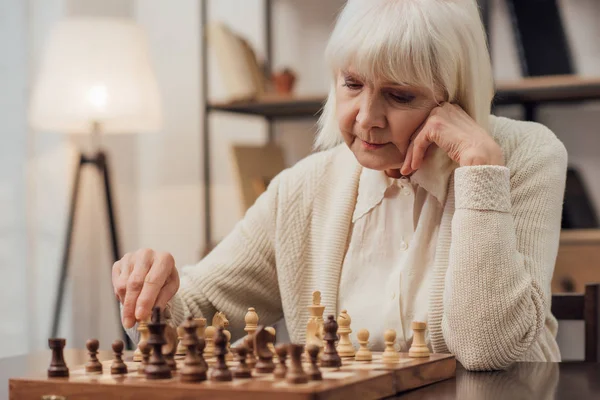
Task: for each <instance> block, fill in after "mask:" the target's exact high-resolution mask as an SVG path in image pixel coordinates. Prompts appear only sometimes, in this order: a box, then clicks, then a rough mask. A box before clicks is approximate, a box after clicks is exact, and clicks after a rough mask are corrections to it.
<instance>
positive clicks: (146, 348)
mask: <svg viewBox="0 0 600 400" xmlns="http://www.w3.org/2000/svg"><path fill="white" fill-rule="evenodd" d="M138 347H139V348H140V351H141V352H142V362H140V365H139V366H138V374H145V373H146V366H147V365H148V361H149V360H150V351H152V347H150V345H149V344H148V343H146V341H145V340H143V341H141V342H140V344H139V346H138Z"/></svg>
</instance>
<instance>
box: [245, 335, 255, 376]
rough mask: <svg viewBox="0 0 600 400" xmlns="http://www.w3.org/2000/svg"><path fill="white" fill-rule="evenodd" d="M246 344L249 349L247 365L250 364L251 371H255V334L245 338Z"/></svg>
mask: <svg viewBox="0 0 600 400" xmlns="http://www.w3.org/2000/svg"><path fill="white" fill-rule="evenodd" d="M244 344H245V345H246V347H247V348H248V355H247V356H246V364H248V367H249V368H250V369H254V367H256V356H255V355H254V334H252V335H248V336H246V337H245V338H244Z"/></svg>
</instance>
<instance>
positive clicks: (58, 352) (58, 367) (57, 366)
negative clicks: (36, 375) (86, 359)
mask: <svg viewBox="0 0 600 400" xmlns="http://www.w3.org/2000/svg"><path fill="white" fill-rule="evenodd" d="M66 343H67V341H66V340H65V339H61V338H50V339H48V347H50V349H52V360H51V361H50V367H48V378H57V377H66V376H69V368H68V367H67V363H65V358H64V356H63V349H64V348H65V344H66Z"/></svg>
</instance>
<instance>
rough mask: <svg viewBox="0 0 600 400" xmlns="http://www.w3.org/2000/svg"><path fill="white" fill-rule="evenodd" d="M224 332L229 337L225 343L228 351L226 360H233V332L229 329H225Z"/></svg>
mask: <svg viewBox="0 0 600 400" xmlns="http://www.w3.org/2000/svg"><path fill="white" fill-rule="evenodd" d="M227 325H229V324H227ZM223 333H224V334H225V337H226V338H227V344H226V345H225V350H226V351H227V353H225V360H226V361H233V353H232V352H231V332H229V331H228V330H227V329H223Z"/></svg>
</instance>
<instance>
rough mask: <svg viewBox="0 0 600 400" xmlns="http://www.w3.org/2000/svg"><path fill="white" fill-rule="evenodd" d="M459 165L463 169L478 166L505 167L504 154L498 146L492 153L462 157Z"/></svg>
mask: <svg viewBox="0 0 600 400" xmlns="http://www.w3.org/2000/svg"><path fill="white" fill-rule="evenodd" d="M459 164H460V166H461V167H473V166H477V165H497V166H501V167H504V166H505V163H504V154H502V150H501V149H500V146H497V148H496V149H493V150H490V151H486V152H481V153H476V154H472V155H470V156H466V157H462V158H461V160H460V163H459Z"/></svg>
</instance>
